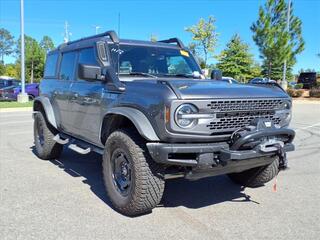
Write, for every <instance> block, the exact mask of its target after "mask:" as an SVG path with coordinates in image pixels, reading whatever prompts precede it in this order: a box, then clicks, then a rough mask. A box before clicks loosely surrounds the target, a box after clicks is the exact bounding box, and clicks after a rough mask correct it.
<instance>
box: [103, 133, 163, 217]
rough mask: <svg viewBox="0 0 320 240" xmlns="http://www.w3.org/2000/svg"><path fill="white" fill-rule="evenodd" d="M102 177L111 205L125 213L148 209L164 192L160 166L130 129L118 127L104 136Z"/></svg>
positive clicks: (150, 208) (157, 202)
mask: <svg viewBox="0 0 320 240" xmlns="http://www.w3.org/2000/svg"><path fill="white" fill-rule="evenodd" d="M102 169H103V177H104V183H105V187H106V190H107V193H108V196H109V198H110V200H111V202H112V204H113V206H114V208H115V209H116V210H117V211H119V212H120V213H122V214H124V215H127V216H135V215H139V214H143V213H146V212H150V211H151V210H152V209H153V208H154V207H156V206H157V205H158V204H159V202H160V200H161V198H162V194H163V191H164V185H165V181H164V174H163V171H164V169H163V168H162V167H161V166H160V165H158V164H157V163H155V162H154V161H153V159H151V157H150V155H149V152H148V150H147V149H146V146H145V142H144V140H143V139H142V138H141V136H140V135H139V134H138V133H137V132H135V131H134V130H131V129H129V130H118V131H115V132H113V133H112V134H111V135H110V136H109V137H108V139H107V142H106V146H105V152H104V155H103V164H102Z"/></svg>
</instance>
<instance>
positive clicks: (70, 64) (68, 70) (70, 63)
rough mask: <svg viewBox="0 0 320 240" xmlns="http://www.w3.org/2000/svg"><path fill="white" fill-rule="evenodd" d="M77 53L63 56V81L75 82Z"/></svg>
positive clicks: (61, 74) (61, 70)
mask: <svg viewBox="0 0 320 240" xmlns="http://www.w3.org/2000/svg"><path fill="white" fill-rule="evenodd" d="M76 57H77V53H76V52H67V53H64V54H62V60H61V66H60V74H59V78H60V79H62V80H73V79H74V70H75V66H76V64H75V63H76Z"/></svg>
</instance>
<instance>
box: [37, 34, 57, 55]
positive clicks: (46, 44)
mask: <svg viewBox="0 0 320 240" xmlns="http://www.w3.org/2000/svg"><path fill="white" fill-rule="evenodd" d="M39 45H40V47H41V48H42V49H43V50H44V52H45V53H46V54H47V53H48V52H49V51H51V50H53V49H54V43H53V41H52V39H51V38H50V37H49V36H44V37H43V38H42V40H41V41H40V44H39Z"/></svg>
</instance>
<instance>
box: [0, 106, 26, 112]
mask: <svg viewBox="0 0 320 240" xmlns="http://www.w3.org/2000/svg"><path fill="white" fill-rule="evenodd" d="M31 111H32V107H17V108H0V113H1V112H31Z"/></svg>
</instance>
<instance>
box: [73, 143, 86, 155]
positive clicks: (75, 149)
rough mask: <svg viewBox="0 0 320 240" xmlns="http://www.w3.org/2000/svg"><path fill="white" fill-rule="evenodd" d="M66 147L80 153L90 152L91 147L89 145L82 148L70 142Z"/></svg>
mask: <svg viewBox="0 0 320 240" xmlns="http://www.w3.org/2000/svg"><path fill="white" fill-rule="evenodd" d="M68 148H70V149H71V150H73V151H75V152H77V153H80V154H88V153H89V152H91V148H90V147H88V148H86V149H84V148H81V147H79V146H78V145H76V144H70V145H69V146H68Z"/></svg>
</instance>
